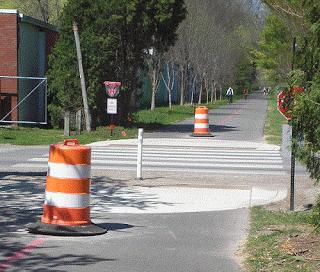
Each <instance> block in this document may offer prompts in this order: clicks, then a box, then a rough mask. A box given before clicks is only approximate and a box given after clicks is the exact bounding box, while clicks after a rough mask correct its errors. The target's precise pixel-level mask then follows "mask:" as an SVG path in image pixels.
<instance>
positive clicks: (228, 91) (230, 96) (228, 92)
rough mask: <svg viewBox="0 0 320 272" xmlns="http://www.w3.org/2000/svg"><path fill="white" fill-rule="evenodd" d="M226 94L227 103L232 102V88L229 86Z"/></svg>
mask: <svg viewBox="0 0 320 272" xmlns="http://www.w3.org/2000/svg"><path fill="white" fill-rule="evenodd" d="M227 96H228V102H229V104H230V103H232V97H233V89H232V88H231V87H229V89H228V90H227Z"/></svg>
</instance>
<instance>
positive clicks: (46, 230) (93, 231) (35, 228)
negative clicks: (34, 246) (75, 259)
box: [26, 221, 108, 236]
mask: <svg viewBox="0 0 320 272" xmlns="http://www.w3.org/2000/svg"><path fill="white" fill-rule="evenodd" d="M26 230H27V231H29V232H31V233H36V234H47V235H55V236H92V235H101V234H105V233H106V232H107V231H108V230H106V229H104V228H102V227H99V226H97V225H95V224H93V223H91V224H89V225H79V226H62V225H54V224H46V223H43V222H41V221H38V222H36V223H31V224H28V225H27V227H26Z"/></svg>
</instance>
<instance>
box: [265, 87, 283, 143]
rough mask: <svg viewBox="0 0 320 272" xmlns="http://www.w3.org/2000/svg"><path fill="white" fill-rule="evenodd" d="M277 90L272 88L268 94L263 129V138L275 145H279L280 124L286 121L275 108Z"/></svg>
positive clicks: (280, 136)
mask: <svg viewBox="0 0 320 272" xmlns="http://www.w3.org/2000/svg"><path fill="white" fill-rule="evenodd" d="M279 92H280V91H277V90H276V89H272V90H271V91H270V92H269V94H268V114H267V119H266V124H265V129H264V137H265V140H266V141H267V142H268V143H269V144H275V145H281V141H282V125H284V124H287V122H288V121H287V120H286V119H285V118H284V117H283V116H282V114H281V113H280V112H279V111H278V109H277V100H278V94H279Z"/></svg>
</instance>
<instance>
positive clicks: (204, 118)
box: [191, 106, 212, 137]
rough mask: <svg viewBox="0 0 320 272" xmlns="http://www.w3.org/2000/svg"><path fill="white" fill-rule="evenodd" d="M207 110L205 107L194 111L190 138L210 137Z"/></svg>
mask: <svg viewBox="0 0 320 272" xmlns="http://www.w3.org/2000/svg"><path fill="white" fill-rule="evenodd" d="M208 112H209V110H208V108H207V107H205V106H199V107H197V108H196V109H195V116H194V131H193V134H192V135H191V136H195V137H197V136H205V137H211V136H212V135H211V134H210V131H209V118H208Z"/></svg>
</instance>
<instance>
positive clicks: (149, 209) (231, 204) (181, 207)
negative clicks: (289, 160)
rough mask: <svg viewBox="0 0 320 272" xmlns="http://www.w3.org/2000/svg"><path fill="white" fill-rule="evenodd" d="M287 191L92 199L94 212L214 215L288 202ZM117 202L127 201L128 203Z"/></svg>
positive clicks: (155, 191) (172, 192)
mask: <svg viewBox="0 0 320 272" xmlns="http://www.w3.org/2000/svg"><path fill="white" fill-rule="evenodd" d="M286 195H287V190H285V189H283V190H265V189H259V188H256V187H253V188H251V189H215V188H194V187H193V188H192V187H177V186H175V187H143V186H126V187H121V188H120V189H118V190H116V191H115V192H113V193H112V194H109V195H108V198H109V202H102V201H99V198H96V197H95V196H94V195H93V196H92V209H91V210H92V212H93V213H94V212H99V211H100V210H108V211H109V212H110V213H133V214H141V213H182V212H210V211H222V210H233V209H240V208H249V207H251V206H254V205H263V204H269V203H272V202H277V201H280V200H282V199H284V198H285V197H286ZM113 199H125V201H124V202H118V201H113Z"/></svg>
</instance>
